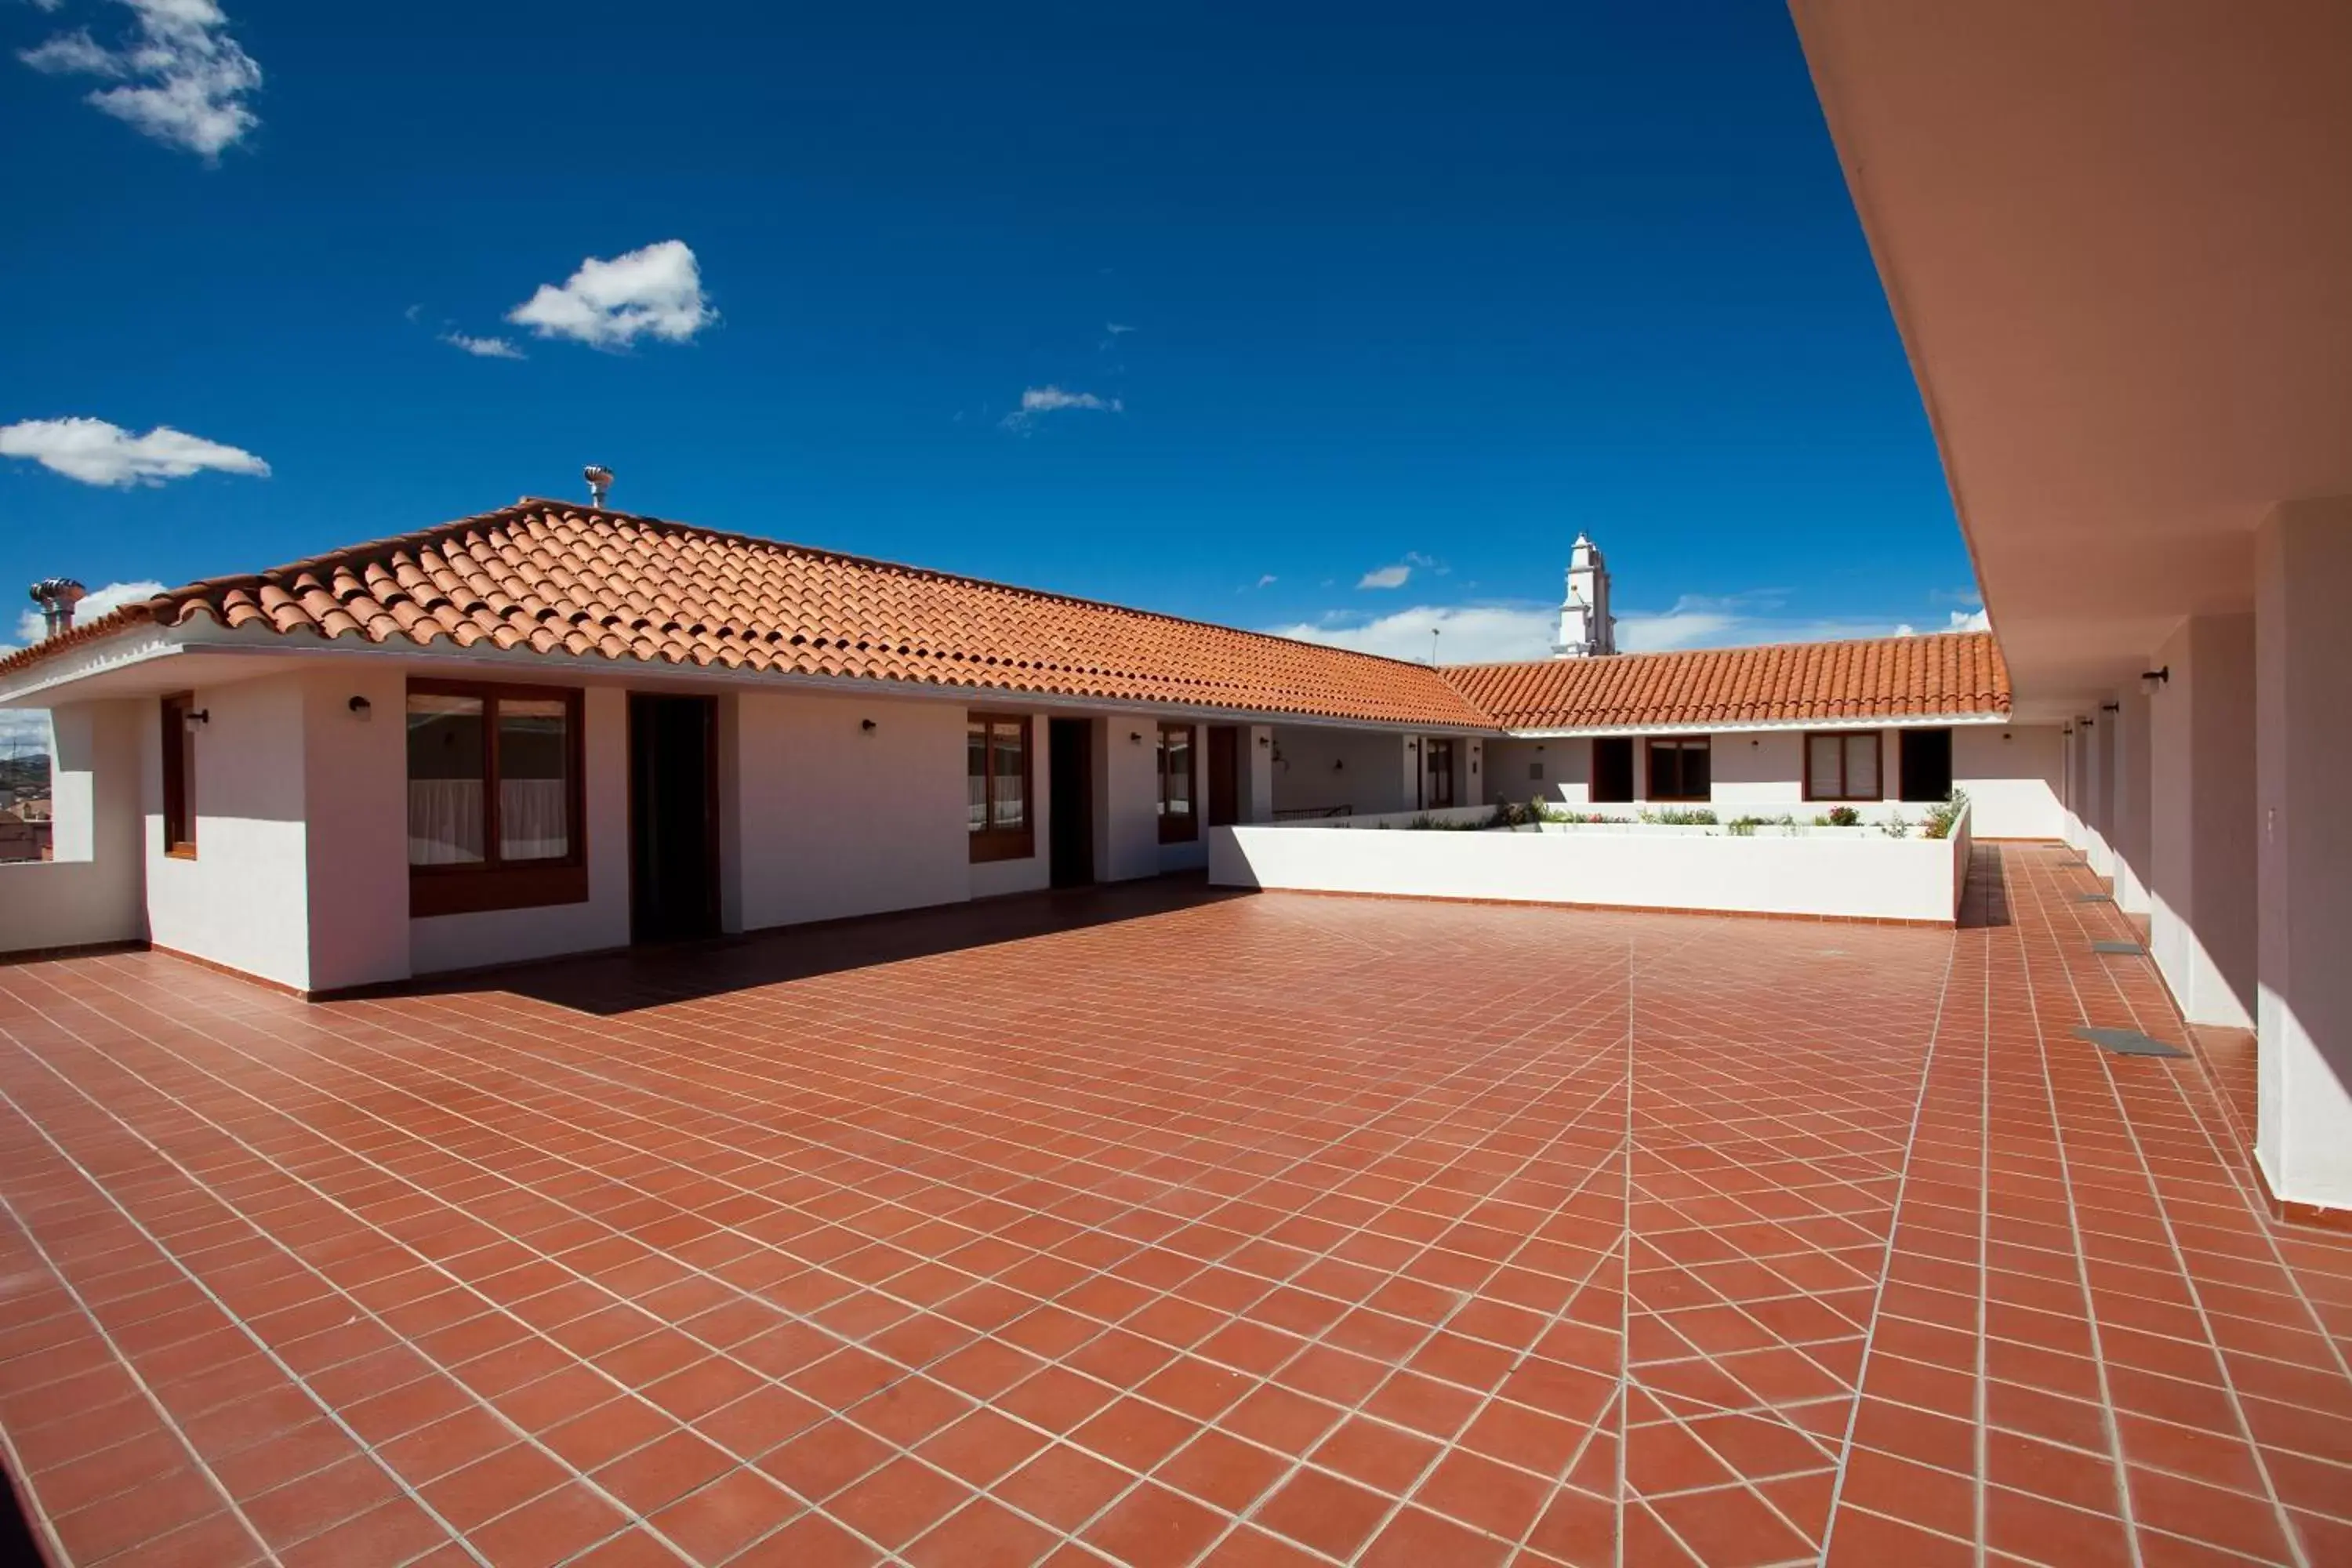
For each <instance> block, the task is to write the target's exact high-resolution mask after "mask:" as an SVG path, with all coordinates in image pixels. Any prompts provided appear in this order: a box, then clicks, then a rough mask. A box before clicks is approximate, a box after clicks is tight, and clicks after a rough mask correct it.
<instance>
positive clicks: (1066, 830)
mask: <svg viewBox="0 0 2352 1568" xmlns="http://www.w3.org/2000/svg"><path fill="white" fill-rule="evenodd" d="M1094 733H1095V725H1094V721H1093V720H1091V719H1055V720H1051V721H1048V723H1047V725H1046V730H1045V773H1046V788H1047V790H1048V791H1049V792H1050V793H1049V795H1048V796H1047V798H1048V799H1049V800H1050V801H1051V802H1052V803H1053V804H1052V806H1051V808H1050V809H1051V813H1052V815H1051V821H1052V824H1053V826H1052V827H1051V829H1050V830H1049V832H1048V835H1047V848H1048V853H1049V857H1050V865H1051V872H1052V879H1053V884H1054V886H1055V887H1057V888H1083V887H1086V886H1087V885H1088V884H1089V883H1091V882H1093V880H1094V879H1095V769H1094Z"/></svg>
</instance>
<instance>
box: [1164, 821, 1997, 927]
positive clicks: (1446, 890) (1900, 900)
mask: <svg viewBox="0 0 2352 1568" xmlns="http://www.w3.org/2000/svg"><path fill="white" fill-rule="evenodd" d="M1964 859H1965V847H1964V846H1955V845H1954V844H1952V843H1950V842H1948V841H1945V840H1942V839H1933V838H1919V837H1909V838H1889V837H1886V836H1885V834H1883V833H1856V834H1837V835H1828V834H1820V835H1811V834H1809V835H1803V836H1797V837H1791V836H1787V835H1781V836H1769V837H1768V836H1764V835H1759V836H1758V837H1732V836H1730V835H1717V836H1714V837H1708V836H1705V835H1701V834H1687V835H1676V834H1671V833H1660V834H1636V833H1581V834H1580V833H1572V832H1571V833H1412V832H1404V833H1352V832H1333V831H1323V830H1318V829H1316V828H1313V827H1301V826H1288V825H1285V826H1267V827H1221V828H1218V829H1216V830H1215V831H1214V832H1213V834H1212V835H1211V848H1210V856H1209V880H1210V881H1211V883H1213V884H1214V885H1215V886H1218V887H1227V888H1258V889H1297V890H1301V891H1312V892H1332V893H1379V894H1389V895H1393V896H1400V897H1405V898H1435V899H1486V900H1508V901H1511V902H1517V903H1545V904H1609V905H1618V906H1623V907H1629V908H1635V909H1662V910H1723V911H1726V912H1732V913H1743V914H1787V915H1834V916H1844V917H1848V918H1860V919H1870V920H1900V921H1935V922H1939V923H1940V922H1948V921H1951V920H1952V919H1953V915H1954V911H1955V910H1956V908H1957V905H1958V888H1957V887H1956V885H1955V881H1954V868H1955V866H1956V864H1960V863H1964Z"/></svg>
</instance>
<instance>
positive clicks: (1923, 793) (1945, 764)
mask: <svg viewBox="0 0 2352 1568" xmlns="http://www.w3.org/2000/svg"><path fill="white" fill-rule="evenodd" d="M1895 746H1896V747H1897V748H1898V751H1897V755H1898V756H1899V757H1900V759H1901V763H1900V765H1901V767H1902V770H1903V793H1902V795H1900V796H1898V797H1897V798H1899V799H1902V800H1942V799H1943V798H1944V797H1945V796H1946V795H1950V794H1951V793H1952V732H1951V731H1949V730H1906V731H1903V732H1902V736H1901V738H1900V739H1899V740H1897V741H1896V742H1895Z"/></svg>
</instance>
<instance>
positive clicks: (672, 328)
mask: <svg viewBox="0 0 2352 1568" xmlns="http://www.w3.org/2000/svg"><path fill="white" fill-rule="evenodd" d="M718 319H719V312H718V311H716V310H712V309H711V308H710V303H709V300H705V299H704V298H703V295H702V268H701V267H700V266H699V265H698V263H697V262H696V261H695V259H694V252H693V251H692V250H690V249H688V247H687V244H686V242H685V241H684V240H682V239H665V240H663V241H662V242H661V243H660V244H658V245H648V246H646V247H645V248H644V249H642V250H632V251H630V252H629V253H628V254H627V255H625V256H616V257H614V258H612V259H611V260H610V261H603V260H599V259H598V258H595V257H593V256H592V257H590V258H588V259H586V260H585V261H583V262H582V263H581V264H580V270H578V271H577V272H574V273H573V274H572V276H571V277H570V278H569V279H565V280H564V282H563V284H562V286H561V287H558V286H557V285H555V284H552V283H542V284H541V285H540V286H539V292H538V293H536V294H533V295H532V296H531V297H530V299H528V300H524V301H523V302H522V303H521V304H520V305H517V306H516V307H515V308H514V309H513V310H509V311H508V312H507V320H508V321H512V322H513V323H514V324H515V325H517V326H519V327H529V328H530V330H531V331H534V332H537V333H538V334H539V335H540V336H541V337H542V338H570V339H572V341H573V342H583V343H586V344H588V345H589V346H590V347H592V348H600V349H622V348H626V347H628V346H629V345H630V344H631V343H634V342H636V341H637V340H638V339H639V338H641V337H653V338H658V339H660V340H662V341H663V342H672V343H682V342H686V341H687V340H688V339H689V338H691V337H693V336H694V334H695V333H697V332H698V331H701V330H702V329H703V328H705V327H707V326H709V325H710V323H711V322H713V321H717V320H718Z"/></svg>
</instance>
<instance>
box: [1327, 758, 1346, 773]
mask: <svg viewBox="0 0 2352 1568" xmlns="http://www.w3.org/2000/svg"><path fill="white" fill-rule="evenodd" d="M1347 766H1348V759H1347V758H1345V757H1335V758H1333V759H1332V762H1331V771H1332V772H1333V773H1341V772H1344V771H1345V770H1346V768H1347Z"/></svg>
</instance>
